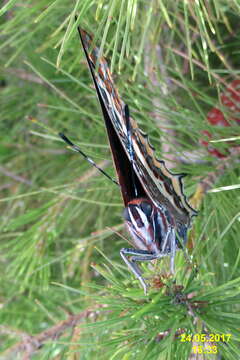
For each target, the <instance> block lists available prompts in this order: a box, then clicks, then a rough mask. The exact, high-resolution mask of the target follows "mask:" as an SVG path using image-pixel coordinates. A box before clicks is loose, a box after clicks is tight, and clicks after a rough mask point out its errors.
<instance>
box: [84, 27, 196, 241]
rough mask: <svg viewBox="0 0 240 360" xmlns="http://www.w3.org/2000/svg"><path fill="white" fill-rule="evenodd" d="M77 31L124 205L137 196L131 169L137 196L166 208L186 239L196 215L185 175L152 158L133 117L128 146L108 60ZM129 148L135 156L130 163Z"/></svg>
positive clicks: (146, 141)
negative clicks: (94, 88) (188, 193)
mask: <svg viewBox="0 0 240 360" xmlns="http://www.w3.org/2000/svg"><path fill="white" fill-rule="evenodd" d="M78 31H79V35H80V38H81V42H82V45H83V49H84V52H85V55H86V58H87V62H88V65H89V68H90V71H91V74H92V77H93V81H94V84H95V87H96V91H97V95H98V98H99V102H100V104H101V108H102V112H103V115H104V120H105V124H106V128H107V132H108V137H109V142H110V146H111V151H112V154H113V160H114V163H115V167H116V171H117V174H118V178H119V183H120V186H121V191H122V196H123V200H124V203H125V206H126V205H127V204H128V202H129V201H131V200H132V199H134V197H136V195H135V192H134V188H133V184H132V179H131V176H130V174H131V171H132V167H133V170H134V173H135V175H136V184H135V185H134V186H137V188H138V196H139V197H141V196H142V197H144V196H145V197H146V196H147V197H148V198H150V200H151V201H152V202H153V203H154V204H155V206H156V207H160V208H161V207H165V208H166V209H167V210H168V211H169V212H170V213H171V215H172V216H173V217H174V219H175V223H176V226H177V229H178V233H179V234H180V236H181V237H183V238H185V233H186V230H187V228H188V227H189V226H190V223H191V219H192V217H193V216H194V215H197V212H196V211H195V210H194V209H193V208H192V207H191V206H190V205H189V203H188V201H187V199H186V196H185V195H184V190H183V183H182V177H183V176H184V175H183V174H173V173H172V172H171V171H169V170H168V169H167V168H166V166H165V163H164V161H163V160H159V159H157V158H156V157H155V154H154V151H155V150H154V148H153V147H152V146H151V145H150V143H149V140H148V137H147V135H146V134H144V133H143V132H142V131H141V130H140V129H139V128H138V126H137V123H136V121H134V120H133V119H132V118H130V119H128V121H130V126H131V139H130V141H131V144H130V143H129V136H128V127H129V124H127V121H126V117H125V104H124V102H123V101H122V100H121V98H120V96H119V95H118V91H117V89H116V88H115V86H114V83H113V80H112V77H111V74H110V71H109V68H108V64H107V61H106V59H105V58H104V57H99V49H98V48H97V47H93V46H92V37H91V36H90V35H89V34H88V33H87V32H86V31H84V30H82V29H81V28H78ZM130 149H132V151H133V153H134V160H133V161H132V158H131V151H130Z"/></svg>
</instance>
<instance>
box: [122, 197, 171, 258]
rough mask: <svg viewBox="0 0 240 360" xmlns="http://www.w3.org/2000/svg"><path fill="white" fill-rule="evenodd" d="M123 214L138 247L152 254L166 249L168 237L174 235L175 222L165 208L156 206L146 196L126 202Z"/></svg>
mask: <svg viewBox="0 0 240 360" xmlns="http://www.w3.org/2000/svg"><path fill="white" fill-rule="evenodd" d="M123 216H124V219H125V223H126V226H127V229H128V231H129V232H130V234H131V237H132V239H133V241H134V244H135V246H136V247H137V248H138V249H141V250H148V251H150V252H152V253H153V254H160V253H162V252H163V251H164V252H167V251H168V247H170V246H169V245H170V244H169V239H170V237H171V236H175V235H174V234H175V230H174V228H175V223H174V218H173V217H172V216H171V215H170V213H169V211H168V210H167V209H165V208H163V207H161V208H158V207H156V206H155V205H154V204H153V202H151V201H150V200H149V199H147V198H138V199H134V200H131V201H130V202H129V203H128V205H127V206H126V208H125V210H124V215H123ZM169 251H170V249H169Z"/></svg>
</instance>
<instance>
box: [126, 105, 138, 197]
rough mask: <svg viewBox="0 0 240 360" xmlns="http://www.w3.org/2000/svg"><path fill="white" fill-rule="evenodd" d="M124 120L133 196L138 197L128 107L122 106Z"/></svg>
mask: <svg viewBox="0 0 240 360" xmlns="http://www.w3.org/2000/svg"><path fill="white" fill-rule="evenodd" d="M124 112H125V119H126V127H127V138H128V151H129V155H130V162H131V176H132V184H133V187H134V192H135V196H136V197H138V190H137V186H136V174H135V172H134V168H133V164H134V150H133V142H132V127H131V123H130V114H129V107H128V105H125V106H124Z"/></svg>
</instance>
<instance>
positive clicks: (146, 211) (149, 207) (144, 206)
mask: <svg viewBox="0 0 240 360" xmlns="http://www.w3.org/2000/svg"><path fill="white" fill-rule="evenodd" d="M140 208H141V210H142V211H143V212H144V214H145V215H146V216H147V217H150V216H151V214H152V210H153V207H152V205H151V204H149V202H146V201H143V202H142V203H141V205H140Z"/></svg>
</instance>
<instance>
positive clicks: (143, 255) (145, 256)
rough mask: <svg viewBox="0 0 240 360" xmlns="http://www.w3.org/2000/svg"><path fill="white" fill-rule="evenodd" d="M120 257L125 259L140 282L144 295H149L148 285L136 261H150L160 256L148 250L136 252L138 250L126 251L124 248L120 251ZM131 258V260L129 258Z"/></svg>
mask: <svg viewBox="0 0 240 360" xmlns="http://www.w3.org/2000/svg"><path fill="white" fill-rule="evenodd" d="M120 255H121V257H122V258H123V260H124V262H125V263H126V264H127V266H128V267H129V269H130V270H131V271H132V273H133V274H134V275H135V276H136V278H137V279H138V280H139V281H140V283H141V285H142V287H143V290H144V294H145V295H146V293H147V284H146V283H145V281H144V279H143V277H142V274H141V271H140V269H139V267H138V266H137V264H136V261H150V260H154V259H156V258H158V255H156V254H154V253H152V252H149V251H147V250H136V249H126V248H123V249H121V250H120ZM129 255H130V256H131V255H133V256H131V257H130V259H129V258H128V256H129Z"/></svg>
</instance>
